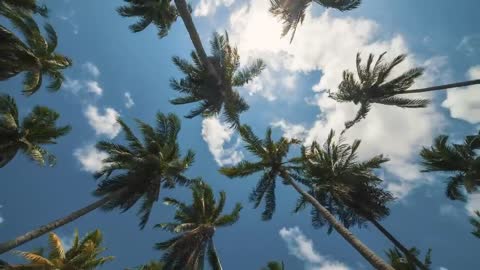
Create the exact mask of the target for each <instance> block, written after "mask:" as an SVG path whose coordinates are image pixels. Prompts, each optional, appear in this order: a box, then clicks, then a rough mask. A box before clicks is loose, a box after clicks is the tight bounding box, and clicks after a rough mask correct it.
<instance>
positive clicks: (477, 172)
mask: <svg viewBox="0 0 480 270" xmlns="http://www.w3.org/2000/svg"><path fill="white" fill-rule="evenodd" d="M478 149H480V132H479V134H477V135H473V136H467V137H466V138H465V140H464V142H463V143H462V144H457V143H452V144H448V136H446V135H441V136H438V137H437V138H436V139H435V141H434V143H433V145H432V146H431V147H430V148H427V147H424V148H423V149H422V150H421V152H420V156H421V157H422V159H423V161H422V163H423V166H424V168H425V169H424V170H423V171H424V172H446V173H449V174H453V175H452V176H450V177H449V178H448V183H447V189H446V195H447V197H448V198H449V199H451V200H461V201H466V196H465V193H464V191H463V190H465V191H466V192H467V193H475V192H477V191H478V188H479V187H480V155H479V154H478Z"/></svg>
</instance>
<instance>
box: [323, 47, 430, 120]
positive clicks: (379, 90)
mask: <svg viewBox="0 0 480 270" xmlns="http://www.w3.org/2000/svg"><path fill="white" fill-rule="evenodd" d="M385 54H386V53H382V54H381V55H380V56H379V57H378V58H377V60H376V61H375V63H373V61H374V56H373V54H370V56H369V57H368V60H367V64H366V65H362V64H361V62H362V59H361V57H360V54H359V53H358V54H357V76H358V79H359V80H358V81H357V80H356V79H355V75H354V74H353V72H351V71H348V70H346V71H344V72H343V80H342V82H341V83H340V85H339V86H338V91H336V92H334V93H331V92H329V95H330V97H331V98H333V99H334V100H336V101H339V102H353V103H354V104H360V109H359V110H358V112H357V115H356V116H355V119H353V120H352V121H348V122H346V123H345V128H346V129H348V128H350V127H352V126H353V125H354V124H356V123H358V122H360V121H361V120H362V119H363V118H365V117H366V116H367V114H368V112H369V111H370V107H371V104H372V103H379V104H383V105H391V106H397V107H401V108H424V107H426V106H427V105H428V104H429V100H426V99H408V98H400V97H396V96H395V95H398V94H401V93H403V92H405V90H407V89H408V88H410V86H412V85H413V83H414V82H415V79H417V78H418V77H420V76H421V75H422V74H423V69H422V68H413V69H410V70H408V71H406V72H404V73H403V74H401V75H400V76H398V77H395V78H393V79H391V80H389V81H387V79H388V78H389V76H390V75H391V73H392V70H393V69H394V68H395V67H396V66H397V65H399V64H400V63H402V62H403V61H404V60H405V58H406V55H404V54H402V55H399V56H397V57H395V58H394V59H393V60H392V61H391V62H389V63H386V62H384V56H385Z"/></svg>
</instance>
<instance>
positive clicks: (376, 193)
mask: <svg viewBox="0 0 480 270" xmlns="http://www.w3.org/2000/svg"><path fill="white" fill-rule="evenodd" d="M334 136H335V134H334V132H333V131H330V134H329V135H328V138H327V140H326V142H325V144H324V145H323V147H322V146H320V145H319V144H318V143H317V142H313V143H312V144H311V145H310V146H309V147H303V148H302V157H301V158H299V159H297V160H296V162H298V163H299V164H300V165H301V166H300V167H301V169H300V170H299V174H292V176H293V177H294V178H295V179H296V180H298V181H299V182H301V183H303V184H305V185H306V186H308V187H309V188H310V191H309V192H310V194H311V195H312V196H313V197H315V199H316V200H317V201H318V202H319V203H320V204H322V205H325V206H326V208H327V209H328V210H329V211H330V212H331V213H332V214H335V215H337V216H338V218H339V220H340V221H342V223H343V224H344V226H346V227H347V228H348V227H350V226H352V225H354V224H357V225H362V224H364V223H365V222H366V221H368V222H370V223H372V224H373V225H374V226H375V227H376V228H377V229H378V230H379V231H380V232H381V233H382V234H384V235H385V236H386V237H387V238H388V239H389V240H390V241H391V242H392V243H393V244H394V245H395V246H396V247H397V248H398V249H400V250H401V251H402V252H403V253H404V254H405V256H407V257H408V258H410V259H411V260H412V261H413V262H414V263H415V264H416V265H417V266H418V267H419V268H420V269H422V270H427V267H426V266H425V265H423V263H422V262H420V261H419V260H418V259H417V258H416V257H415V255H414V254H411V253H410V252H409V250H408V249H407V248H406V247H405V246H404V245H402V244H401V243H400V241H399V240H397V239H396V238H395V237H394V236H393V235H392V234H391V233H390V232H389V231H388V230H387V229H386V228H385V227H383V226H382V225H381V224H380V222H379V220H381V219H382V218H384V217H386V216H388V215H389V213H390V210H389V209H388V207H387V206H386V204H387V203H389V202H391V201H392V200H393V196H392V194H391V193H390V192H388V191H385V190H383V189H382V187H381V185H382V182H383V181H382V179H380V178H379V177H378V176H377V175H376V174H375V171H374V170H376V169H379V168H381V165H382V164H383V163H385V162H387V161H388V159H387V158H385V157H384V156H383V155H377V156H374V157H372V158H370V159H368V160H365V161H361V162H360V161H358V160H357V150H358V148H359V147H360V140H355V141H354V142H353V144H352V145H349V144H346V143H344V142H343V138H342V137H340V138H339V140H338V142H335V140H334ZM306 203H307V201H306V200H305V198H303V197H302V198H300V201H299V204H298V205H297V208H296V211H298V210H300V209H303V208H304V207H305V205H306ZM327 223H328V221H327V220H325V218H324V217H323V216H322V215H321V213H319V212H318V210H317V209H316V208H313V209H312V224H313V225H314V226H315V227H319V226H323V225H325V224H327ZM331 226H332V224H330V231H331Z"/></svg>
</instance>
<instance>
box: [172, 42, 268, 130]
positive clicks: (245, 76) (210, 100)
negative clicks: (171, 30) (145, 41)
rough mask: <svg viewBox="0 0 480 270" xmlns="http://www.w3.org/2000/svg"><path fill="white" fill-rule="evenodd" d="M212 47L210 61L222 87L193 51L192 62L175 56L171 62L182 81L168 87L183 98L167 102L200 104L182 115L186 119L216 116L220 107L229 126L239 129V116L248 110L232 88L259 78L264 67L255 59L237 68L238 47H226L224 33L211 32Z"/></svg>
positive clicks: (238, 61)
mask: <svg viewBox="0 0 480 270" xmlns="http://www.w3.org/2000/svg"><path fill="white" fill-rule="evenodd" d="M211 46H212V51H211V54H212V55H211V56H210V57H209V61H211V63H212V64H213V66H214V67H215V68H216V70H217V72H218V74H220V77H221V79H222V83H221V85H219V84H218V81H217V80H216V79H215V78H214V77H213V76H212V75H210V73H209V72H208V70H207V69H206V68H205V67H204V66H203V65H202V63H201V61H200V59H199V57H198V55H197V54H196V53H195V52H192V53H191V57H192V61H193V63H189V62H188V61H186V60H184V59H181V58H179V57H174V58H173V63H174V64H175V65H176V66H177V67H178V68H179V69H180V71H182V72H183V73H184V74H185V78H183V79H180V80H175V79H172V80H171V83H170V84H171V86H172V88H173V89H174V90H175V91H178V92H180V93H182V94H184V96H183V97H179V98H175V99H173V100H171V101H170V102H171V103H172V104H175V105H178V104H187V103H196V102H199V103H200V104H199V106H198V107H197V108H195V109H193V110H192V111H191V112H190V113H189V114H188V115H186V116H185V117H187V118H193V117H195V116H198V115H202V116H204V117H208V116H212V115H217V114H219V113H220V112H221V111H222V107H223V115H224V117H225V119H226V121H227V122H228V123H230V124H231V125H232V126H238V124H239V122H240V120H239V115H240V113H242V112H244V111H246V110H248V108H249V106H248V104H247V103H246V102H245V100H244V99H243V98H242V97H241V96H240V94H239V93H238V92H237V91H236V90H234V88H233V87H240V86H243V85H245V84H246V83H248V82H249V81H250V80H252V79H253V78H254V77H256V76H258V75H259V74H260V72H261V71H262V70H263V69H264V68H265V64H264V62H263V61H261V60H259V59H257V60H256V61H254V62H253V64H251V65H249V66H246V67H244V68H242V69H239V68H240V56H239V55H238V52H237V48H235V47H232V46H231V45H230V44H229V40H228V34H227V33H225V35H220V34H218V33H214V35H213V39H212V41H211Z"/></svg>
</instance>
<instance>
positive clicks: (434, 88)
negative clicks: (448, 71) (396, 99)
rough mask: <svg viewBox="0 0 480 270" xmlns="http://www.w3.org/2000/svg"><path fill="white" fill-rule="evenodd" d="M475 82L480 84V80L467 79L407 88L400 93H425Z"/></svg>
mask: <svg viewBox="0 0 480 270" xmlns="http://www.w3.org/2000/svg"><path fill="white" fill-rule="evenodd" d="M475 84H480V80H472V81H465V82H457V83H451V84H444V85H438V86H432V87H427V88H419V89H412V90H405V91H403V92H400V93H398V94H399V95H402V94H413V93H423V92H430V91H437V90H446V89H450V88H457V87H465V86H470V85H475Z"/></svg>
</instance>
